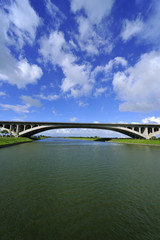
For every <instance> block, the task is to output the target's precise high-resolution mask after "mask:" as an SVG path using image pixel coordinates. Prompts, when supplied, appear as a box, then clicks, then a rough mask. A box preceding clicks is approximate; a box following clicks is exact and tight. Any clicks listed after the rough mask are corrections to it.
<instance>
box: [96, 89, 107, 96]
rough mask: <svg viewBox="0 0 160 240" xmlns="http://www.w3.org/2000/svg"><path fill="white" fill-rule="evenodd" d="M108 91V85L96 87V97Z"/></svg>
mask: <svg viewBox="0 0 160 240" xmlns="http://www.w3.org/2000/svg"><path fill="white" fill-rule="evenodd" d="M106 91H107V87H100V88H96V90H95V93H94V96H95V97H99V96H101V95H102V94H103V93H105V92H106Z"/></svg>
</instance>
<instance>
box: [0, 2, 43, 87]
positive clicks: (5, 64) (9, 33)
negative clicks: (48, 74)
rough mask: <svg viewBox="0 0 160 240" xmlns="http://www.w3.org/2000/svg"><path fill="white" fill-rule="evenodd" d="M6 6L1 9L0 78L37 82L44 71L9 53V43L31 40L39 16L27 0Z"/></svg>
mask: <svg viewBox="0 0 160 240" xmlns="http://www.w3.org/2000/svg"><path fill="white" fill-rule="evenodd" d="M5 9H7V11H4V9H1V10H0V22H1V28H0V52H1V54H0V81H6V82H8V83H9V84H12V85H17V87H18V88H22V87H25V86H26V85H27V84H33V83H36V82H37V80H38V79H39V78H40V77H41V76H42V74H43V73H42V70H41V68H40V67H38V66H37V65H35V64H30V63H29V62H28V60H27V59H25V58H22V57H20V58H19V59H18V60H17V59H16V58H15V57H14V56H12V52H11V51H10V50H9V45H14V46H16V47H17V48H18V47H19V48H20V47H22V46H23V45H24V44H25V42H27V43H33V41H34V39H35V34H36V28H37V27H38V25H39V22H40V20H39V17H38V16H37V15H36V13H35V11H34V10H33V9H32V7H31V6H30V5H29V2H28V1H27V0H24V1H23V3H22V1H20V0H18V1H15V2H12V3H11V5H9V6H8V5H6V6H5ZM16 50H17V49H16ZM14 55H15V54H14ZM17 55H18V54H17Z"/></svg>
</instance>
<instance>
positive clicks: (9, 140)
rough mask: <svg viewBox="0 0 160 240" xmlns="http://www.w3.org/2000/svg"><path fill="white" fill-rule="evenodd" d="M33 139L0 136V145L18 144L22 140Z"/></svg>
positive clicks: (28, 140)
mask: <svg viewBox="0 0 160 240" xmlns="http://www.w3.org/2000/svg"><path fill="white" fill-rule="evenodd" d="M32 141H33V140H32V139H30V138H22V137H19V138H16V137H0V146H5V145H6V146H7V145H12V144H18V143H23V142H32Z"/></svg>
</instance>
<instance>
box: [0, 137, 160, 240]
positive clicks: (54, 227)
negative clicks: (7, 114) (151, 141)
mask: <svg viewBox="0 0 160 240" xmlns="http://www.w3.org/2000/svg"><path fill="white" fill-rule="evenodd" d="M159 189H160V148H158V147H150V146H135V145H124V144H113V143H101V142H91V141H80V140H68V139H54V138H53V139H46V140H43V141H37V142H34V143H27V144H22V145H18V146H14V147H9V148H4V149H0V239H1V240H32V239H34V240H41V239H43V240H44V239H45V240H51V239H56V240H61V239H63V240H64V239H65V240H71V239H74V240H76V239H77V240H81V239H82V240H85V239H86V240H90V239H91V240H94V239H95V240H97V239H98V240H103V239H109V240H116V239H117V240H119V239H123V240H130V239H134V240H143V239H144V240H147V239H148V240H152V239H153V240H159V239H160V191H159Z"/></svg>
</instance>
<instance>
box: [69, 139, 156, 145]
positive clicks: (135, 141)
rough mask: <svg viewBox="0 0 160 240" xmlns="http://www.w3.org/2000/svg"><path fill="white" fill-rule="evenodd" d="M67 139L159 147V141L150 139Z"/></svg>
mask: <svg viewBox="0 0 160 240" xmlns="http://www.w3.org/2000/svg"><path fill="white" fill-rule="evenodd" d="M68 138H69V139H78V140H88V141H100V142H113V143H125V144H138V145H152V146H160V140H158V139H155V140H152V139H132V138H94V137H68Z"/></svg>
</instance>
